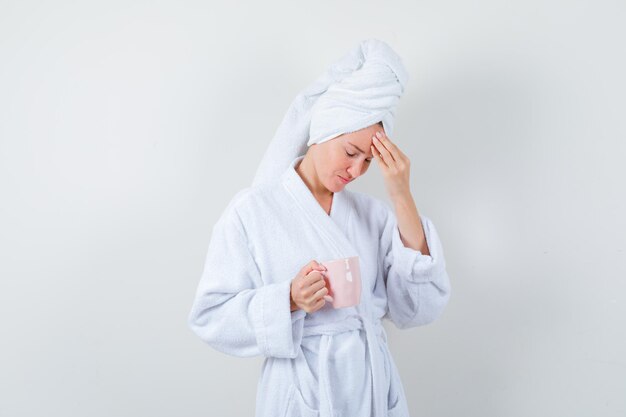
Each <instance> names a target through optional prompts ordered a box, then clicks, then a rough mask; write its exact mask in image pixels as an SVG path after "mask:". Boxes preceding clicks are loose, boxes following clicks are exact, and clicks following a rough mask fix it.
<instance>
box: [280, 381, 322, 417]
mask: <svg viewBox="0 0 626 417" xmlns="http://www.w3.org/2000/svg"><path fill="white" fill-rule="evenodd" d="M319 415H320V412H319V411H318V410H315V409H313V408H311V407H309V406H308V405H307V404H306V403H305V402H304V398H302V393H301V392H300V390H299V389H298V388H297V387H296V386H295V385H294V384H291V386H290V387H289V392H288V394H287V407H286V408H285V414H284V415H283V417H319Z"/></svg>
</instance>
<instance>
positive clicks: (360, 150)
mask: <svg viewBox="0 0 626 417" xmlns="http://www.w3.org/2000/svg"><path fill="white" fill-rule="evenodd" d="M348 143H349V144H350V145H352V146H354V147H355V148H357V149H358V150H359V152H361V153H365V152H363V150H362V149H361V148H359V147H358V146H356V145H355V144H354V143H352V142H348ZM372 156H373V155H372Z"/></svg>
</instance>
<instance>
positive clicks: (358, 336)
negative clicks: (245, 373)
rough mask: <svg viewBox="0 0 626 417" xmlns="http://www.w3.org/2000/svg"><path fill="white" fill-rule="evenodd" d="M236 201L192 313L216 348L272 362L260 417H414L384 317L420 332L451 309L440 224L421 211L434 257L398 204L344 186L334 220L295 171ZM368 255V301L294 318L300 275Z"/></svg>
mask: <svg viewBox="0 0 626 417" xmlns="http://www.w3.org/2000/svg"><path fill="white" fill-rule="evenodd" d="M302 159H303V157H302V156H300V157H297V158H295V159H294V160H293V161H292V162H291V163H290V165H289V167H288V169H286V171H285V172H284V173H283V174H282V175H281V176H279V180H278V181H279V182H278V183H275V184H264V185H262V186H258V187H249V188H246V189H244V190H242V191H240V192H239V193H238V194H237V195H235V196H234V197H233V199H232V200H231V202H230V203H229V205H228V207H227V208H226V210H225V211H224V213H223V214H222V216H221V217H220V218H219V220H218V222H217V223H216V224H215V226H214V227H213V234H212V236H211V241H210V244H209V249H208V253H207V256H206V262H205V266H204V271H203V273H202V277H201V279H200V282H199V284H198V287H197V291H196V295H195V299H194V302H193V307H192V309H191V312H190V314H189V325H190V327H191V329H193V331H194V332H195V333H196V334H197V335H198V336H199V337H200V338H201V339H202V340H203V341H205V342H206V343H208V344H209V345H210V346H212V347H213V348H215V349H216V350H219V351H221V352H224V353H226V354H229V355H233V356H239V357H250V356H263V357H265V359H264V362H263V367H262V370H261V375H260V378H259V381H258V388H257V398H256V413H255V416H256V417H286V416H289V417H298V416H305V417H372V416H373V417H387V416H392V417H409V411H408V406H407V401H406V395H405V392H404V389H403V386H402V381H401V379H400V375H399V373H398V370H397V368H396V365H395V363H394V361H393V358H392V356H391V353H390V351H389V349H388V346H387V335H386V332H385V329H384V327H383V326H382V324H381V320H382V319H388V320H391V321H392V322H393V323H394V325H395V326H396V327H398V328H401V329H405V328H410V327H415V326H421V325H424V324H427V323H430V322H432V321H433V320H435V319H436V318H437V317H439V315H440V314H441V313H442V312H443V310H444V308H445V306H446V304H447V303H448V299H449V297H450V280H449V278H448V274H447V272H446V268H445V260H444V255H443V248H442V245H441V241H440V239H439V235H438V234H437V231H436V229H435V226H434V225H433V223H432V221H431V220H430V219H429V218H428V217H426V216H424V215H422V216H421V221H422V225H423V227H424V232H425V235H426V242H427V245H428V248H429V251H430V255H424V254H422V253H421V252H419V251H416V250H414V249H412V248H408V247H405V246H404V244H403V243H402V240H401V238H400V233H399V230H398V225H397V219H396V217H395V215H394V212H393V210H392V209H391V207H390V206H389V205H388V204H387V203H386V202H384V201H383V200H379V199H377V198H375V197H372V196H369V195H367V194H363V193H359V192H353V191H349V190H347V189H346V188H344V189H343V190H342V191H340V192H336V193H335V194H334V197H333V201H332V206H331V211H330V215H328V214H327V213H326V211H325V210H324V209H323V208H322V207H321V206H320V204H319V203H318V202H317V200H316V199H315V197H314V196H313V195H312V194H311V192H310V190H309V189H308V187H307V185H306V184H305V183H304V182H303V180H302V179H301V177H300V176H299V175H298V173H297V172H296V170H295V167H296V166H297V163H298V162H299V161H301V160H302ZM355 255H358V256H359V259H360V271H361V279H362V291H361V302H360V304H359V305H358V306H355V307H345V308H338V309H335V308H333V307H332V305H331V304H330V303H326V304H325V305H324V306H323V307H322V308H321V309H319V310H317V311H315V312H313V313H306V312H305V311H304V310H296V311H293V312H291V311H290V302H289V294H290V284H291V280H292V279H293V278H294V277H295V276H296V274H297V273H298V271H299V270H300V269H301V268H302V267H303V266H304V265H306V264H307V263H308V262H310V261H311V260H312V259H316V260H318V261H320V262H324V261H328V260H332V259H337V258H340V257H348V256H355Z"/></svg>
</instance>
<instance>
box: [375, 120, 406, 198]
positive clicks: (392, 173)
mask: <svg viewBox="0 0 626 417" xmlns="http://www.w3.org/2000/svg"><path fill="white" fill-rule="evenodd" d="M372 140H373V142H374V145H371V148H372V154H373V155H374V157H375V158H376V160H377V161H378V166H379V167H380V169H381V170H382V172H383V178H384V179H385V185H386V186H387V191H388V192H389V195H390V197H392V198H393V197H396V196H400V195H403V194H407V193H409V194H410V193H411V187H410V185H409V180H410V168H411V161H409V158H408V157H407V156H406V155H405V154H404V153H402V151H401V150H400V148H398V146H397V145H396V144H394V143H393V142H391V140H390V139H389V137H388V136H387V135H386V134H385V132H384V131H379V132H376V136H372Z"/></svg>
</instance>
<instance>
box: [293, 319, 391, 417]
mask: <svg viewBox="0 0 626 417" xmlns="http://www.w3.org/2000/svg"><path fill="white" fill-rule="evenodd" d="M357 329H365V335H366V338H367V350H368V352H369V360H370V369H371V374H372V388H373V390H374V391H373V392H372V398H373V402H374V404H373V410H374V414H373V415H374V417H384V416H386V415H387V387H386V386H385V368H384V358H383V356H382V354H383V352H382V351H381V348H380V343H379V341H378V340H377V338H378V337H380V338H382V339H383V340H384V341H385V348H386V344H387V335H386V333H385V329H384V327H383V325H382V323H381V321H380V320H376V321H372V320H370V319H367V318H364V317H361V316H349V317H346V318H345V319H343V320H341V321H338V322H333V323H323V324H316V325H312V326H305V327H304V329H303V337H306V336H311V335H321V336H322V337H321V338H320V348H319V353H318V358H319V370H318V374H319V378H318V380H319V395H320V417H335V416H334V414H333V410H334V408H333V404H332V396H331V391H332V387H331V386H330V379H329V377H328V356H329V355H328V354H329V350H330V349H331V346H330V345H331V342H332V339H333V335H334V334H337V333H342V332H346V331H350V330H357Z"/></svg>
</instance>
